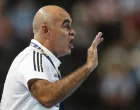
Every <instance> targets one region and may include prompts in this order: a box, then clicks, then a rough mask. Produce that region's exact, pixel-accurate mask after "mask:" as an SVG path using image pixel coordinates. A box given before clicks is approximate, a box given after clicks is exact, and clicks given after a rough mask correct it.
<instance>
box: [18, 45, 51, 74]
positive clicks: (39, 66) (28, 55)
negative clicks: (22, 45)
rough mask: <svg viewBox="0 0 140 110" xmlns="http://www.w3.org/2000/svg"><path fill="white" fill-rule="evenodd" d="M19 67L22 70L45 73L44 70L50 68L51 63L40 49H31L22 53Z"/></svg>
mask: <svg viewBox="0 0 140 110" xmlns="http://www.w3.org/2000/svg"><path fill="white" fill-rule="evenodd" d="M19 61H20V64H19V67H20V69H22V70H25V69H26V70H33V71H37V72H43V68H46V69H47V68H49V66H50V62H49V61H48V59H47V58H46V56H45V55H43V54H42V53H41V52H40V51H39V50H38V49H35V48H32V47H29V48H26V49H25V50H24V51H23V52H22V53H20V58H19Z"/></svg>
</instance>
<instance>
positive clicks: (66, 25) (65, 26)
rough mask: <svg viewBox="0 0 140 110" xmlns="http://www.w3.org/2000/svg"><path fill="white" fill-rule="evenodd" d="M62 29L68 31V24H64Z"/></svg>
mask: <svg viewBox="0 0 140 110" xmlns="http://www.w3.org/2000/svg"><path fill="white" fill-rule="evenodd" d="M63 28H65V29H70V28H71V27H70V25H69V24H64V26H63Z"/></svg>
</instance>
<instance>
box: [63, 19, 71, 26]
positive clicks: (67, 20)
mask: <svg viewBox="0 0 140 110" xmlns="http://www.w3.org/2000/svg"><path fill="white" fill-rule="evenodd" d="M65 23H70V20H69V19H65V20H64V21H63V23H62V25H64V24H65Z"/></svg>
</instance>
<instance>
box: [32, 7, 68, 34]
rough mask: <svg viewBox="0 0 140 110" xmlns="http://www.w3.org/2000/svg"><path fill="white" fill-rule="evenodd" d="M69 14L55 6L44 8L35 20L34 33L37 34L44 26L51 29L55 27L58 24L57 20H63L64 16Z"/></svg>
mask: <svg viewBox="0 0 140 110" xmlns="http://www.w3.org/2000/svg"><path fill="white" fill-rule="evenodd" d="M62 13H63V14H62ZM61 15H67V16H69V14H68V13H67V12H66V11H65V10H64V9H63V8H61V7H58V6H55V5H49V6H44V7H42V8H41V9H39V11H38V12H37V13H36V15H35V17H34V20H33V32H34V34H36V32H38V30H39V28H40V27H41V25H42V24H46V25H47V26H48V27H49V28H51V26H54V24H53V23H55V22H56V19H62V18H63V16H61Z"/></svg>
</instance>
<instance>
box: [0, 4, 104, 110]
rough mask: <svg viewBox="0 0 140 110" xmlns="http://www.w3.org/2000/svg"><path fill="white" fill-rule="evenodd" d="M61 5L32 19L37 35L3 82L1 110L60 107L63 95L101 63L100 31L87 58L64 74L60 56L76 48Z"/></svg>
mask: <svg viewBox="0 0 140 110" xmlns="http://www.w3.org/2000/svg"><path fill="white" fill-rule="evenodd" d="M71 23H72V19H71V17H70V15H69V14H68V13H67V12H66V11H65V10H64V9H62V8H61V7H58V6H45V7H43V8H41V9H39V11H38V12H37V13H36V15H35V17H34V20H33V32H34V39H32V40H31V43H30V46H28V47H27V48H26V49H24V50H23V51H22V52H21V53H20V54H19V55H18V56H17V57H16V58H15V59H14V61H13V63H12V65H11V67H10V69H9V72H8V74H7V77H6V81H5V84H4V90H3V95H2V100H1V103H2V110H59V108H60V104H59V103H61V102H62V101H63V100H64V99H66V98H67V97H68V96H69V95H71V94H72V93H73V92H74V91H75V90H76V89H77V87H79V86H80V85H81V84H82V82H83V81H85V79H87V77H88V76H89V75H90V73H91V72H92V71H93V70H94V69H95V68H96V66H97V64H98V58H97V57H98V55H97V46H98V45H99V44H100V43H101V42H102V41H103V38H102V37H101V36H102V33H101V32H99V33H98V35H97V36H96V37H95V39H94V41H93V42H92V44H91V46H90V47H89V49H88V52H87V54H88V55H87V61H86V62H85V64H83V66H82V67H79V68H78V69H77V70H75V71H74V72H72V73H70V74H69V75H68V76H67V77H64V78H61V74H60V72H59V70H58V67H59V65H60V63H61V62H60V61H59V60H58V57H61V56H64V55H68V54H70V53H71V49H72V48H73V44H72V42H73V39H74V35H75V31H74V30H73V29H72V27H71Z"/></svg>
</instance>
